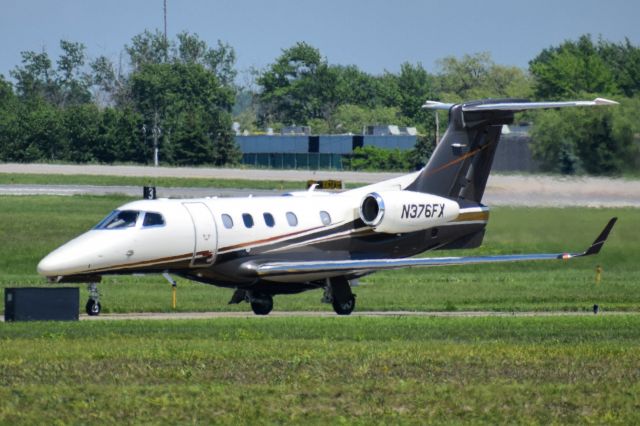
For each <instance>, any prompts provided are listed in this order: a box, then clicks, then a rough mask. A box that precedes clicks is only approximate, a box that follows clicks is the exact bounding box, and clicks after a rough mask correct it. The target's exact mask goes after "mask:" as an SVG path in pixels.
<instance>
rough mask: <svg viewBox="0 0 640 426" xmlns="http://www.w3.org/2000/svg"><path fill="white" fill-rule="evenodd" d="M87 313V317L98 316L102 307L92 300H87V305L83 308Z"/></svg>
mask: <svg viewBox="0 0 640 426" xmlns="http://www.w3.org/2000/svg"><path fill="white" fill-rule="evenodd" d="M85 309H86V311H87V315H89V316H90V317H95V316H98V315H100V311H101V310H102V306H100V302H96V301H95V300H93V299H89V300H88V301H87V305H86V306H85Z"/></svg>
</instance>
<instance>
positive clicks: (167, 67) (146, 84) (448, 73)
mask: <svg viewBox="0 0 640 426" xmlns="http://www.w3.org/2000/svg"><path fill="white" fill-rule="evenodd" d="M60 48H61V52H62V53H61V54H60V56H59V57H58V58H57V59H56V60H55V63H54V62H53V60H52V59H51V58H50V57H49V55H48V54H47V52H46V51H41V52H35V51H29V52H22V61H21V64H19V65H17V66H16V67H15V68H14V69H13V70H12V71H11V72H10V76H11V77H12V81H9V80H8V79H6V78H5V77H4V76H1V75H0V160H1V161H19V162H29V161H62V162H64V161H71V162H78V163H84V162H100V163H113V162H135V163H149V162H151V161H152V158H153V155H152V150H153V140H154V138H155V139H157V140H158V143H159V146H160V152H161V161H162V163H163V164H175V165H199V164H207V165H232V164H235V163H237V162H238V161H239V159H240V152H239V150H238V148H237V146H236V144H235V142H234V137H233V132H232V126H231V124H232V122H233V121H237V122H239V123H240V128H241V130H248V131H251V132H260V131H264V129H266V128H268V127H271V128H274V129H276V130H278V129H279V128H281V127H282V126H286V125H293V124H297V125H308V126H311V128H312V131H313V132H314V133H329V134H331V133H360V132H361V131H362V129H363V127H364V126H366V125H372V124H390V123H393V124H398V125H405V126H415V127H417V128H418V130H419V132H420V134H421V135H422V136H421V137H420V138H419V143H418V144H417V147H416V149H415V150H414V151H412V152H409V153H400V152H395V153H393V152H392V153H382V152H377V151H376V150H374V151H375V152H369V151H371V150H369V151H362V152H358V153H356V154H355V156H354V158H353V159H352V161H351V164H352V166H353V167H355V168H374V167H375V168H385V167H387V168H388V167H396V168H397V167H412V166H415V165H416V164H419V163H421V162H424V160H425V158H426V157H428V155H429V154H430V152H431V150H432V149H433V146H434V140H435V116H434V113H433V112H428V111H425V110H423V109H421V105H422V104H423V103H424V101H425V100H427V99H432V100H441V101H444V102H459V101H463V100H471V99H479V98H487V97H493V98H527V99H534V100H536V99H537V100H542V99H544V100H562V99H575V98H593V97H595V96H608V97H611V98H613V99H616V100H618V101H620V102H621V104H622V105H621V106H620V107H617V108H598V109H589V110H584V109H581V110H577V109H576V110H571V111H566V110H565V111H545V112H536V113H530V114H526V115H524V116H521V117H520V119H522V120H523V121H527V122H531V123H533V126H532V129H533V131H532V136H533V138H534V140H535V144H534V145H533V147H534V148H533V149H534V155H535V156H536V158H537V159H538V160H539V161H540V162H541V165H542V167H543V168H544V170H547V171H551V172H560V173H579V172H587V173H593V174H614V173H621V172H625V171H627V170H629V169H631V168H633V167H634V166H635V164H634V161H630V159H634V158H636V157H637V151H638V147H637V142H638V141H637V139H638V134H640V129H639V128H638V127H639V125H638V120H637V119H636V114H637V113H638V112H639V111H640V100H639V99H640V97H639V94H638V91H639V90H640V49H639V48H638V47H637V46H634V45H633V44H632V43H631V42H630V41H629V40H625V41H624V42H622V43H613V42H609V41H606V40H602V39H597V40H594V39H593V38H592V37H591V36H589V35H584V36H582V37H580V38H579V39H577V40H568V41H565V42H563V43H561V44H559V45H558V46H552V47H549V48H547V49H544V50H543V51H542V52H540V53H539V54H538V55H537V56H536V57H535V58H533V59H532V60H531V61H530V63H529V67H528V69H526V70H524V69H521V68H518V67H512V66H504V65H499V64H496V63H495V62H494V61H493V60H492V59H491V56H490V55H489V54H488V53H477V54H473V55H465V56H462V57H446V58H443V59H441V60H440V61H438V63H437V67H436V69H435V71H434V72H429V71H427V70H426V69H425V68H424V67H423V66H422V64H420V63H408V62H407V63H404V64H401V66H400V69H399V71H398V72H384V73H382V74H380V75H372V74H369V73H366V72H364V71H362V70H360V69H359V68H358V67H357V66H355V65H338V64H331V63H329V62H328V60H327V58H326V57H324V56H323V55H322V54H321V52H320V51H319V50H318V49H317V48H315V47H313V46H311V45H309V44H307V43H304V42H299V43H296V44H295V45H293V46H291V47H289V48H286V49H283V51H282V53H281V55H280V56H278V57H277V58H275V60H274V62H273V63H272V64H270V65H269V66H267V67H266V68H264V69H262V70H253V71H252V73H251V76H252V79H251V81H250V82H249V83H248V84H245V85H244V86H240V85H238V84H237V83H236V80H237V78H236V77H237V71H236V68H235V52H234V50H233V48H232V47H231V46H229V45H228V44H226V43H223V42H221V41H218V42H217V43H216V44H215V45H214V46H209V45H208V44H207V43H206V42H205V41H204V40H201V39H200V38H199V36H198V35H197V34H190V33H188V32H183V33H180V34H178V35H177V37H176V38H175V39H174V40H166V39H165V38H164V36H163V35H162V33H160V32H159V31H155V32H151V31H145V32H143V33H141V34H139V35H136V36H135V37H133V38H132V40H131V42H130V43H129V44H127V45H126V46H125V47H124V50H123V55H122V57H121V58H120V61H119V63H118V64H114V62H113V61H112V60H111V59H110V58H107V57H104V56H100V57H97V58H93V59H90V58H89V56H88V55H87V52H86V48H85V46H84V45H83V44H81V43H77V42H70V41H66V40H63V41H61V42H60ZM440 119H441V125H442V126H444V125H446V117H444V116H441V117H440Z"/></svg>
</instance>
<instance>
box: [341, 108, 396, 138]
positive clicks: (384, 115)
mask: <svg viewBox="0 0 640 426" xmlns="http://www.w3.org/2000/svg"><path fill="white" fill-rule="evenodd" d="M398 120H400V110H399V109H397V108H391V107H377V108H367V107H364V106H358V105H341V106H339V107H338V109H337V111H336V113H335V114H334V116H333V121H334V122H335V123H336V127H334V128H333V129H329V132H330V133H335V132H338V133H355V134H360V133H362V130H363V128H364V127H365V126H368V125H376V124H377V125H386V124H391V123H398Z"/></svg>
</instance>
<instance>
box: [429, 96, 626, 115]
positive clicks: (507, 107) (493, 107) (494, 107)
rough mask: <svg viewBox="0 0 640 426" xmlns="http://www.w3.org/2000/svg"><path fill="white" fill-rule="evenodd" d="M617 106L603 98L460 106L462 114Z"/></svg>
mask: <svg viewBox="0 0 640 426" xmlns="http://www.w3.org/2000/svg"><path fill="white" fill-rule="evenodd" d="M454 105H455V104H450V103H443V102H437V101H426V102H425V104H424V105H422V108H424V109H433V110H449V109H451V107H453V106H454ZM608 105H618V102H616V101H612V100H609V99H605V98H596V99H594V100H592V101H566V102H527V101H524V100H523V101H514V100H504V101H495V102H491V101H487V103H482V102H467V103H464V104H462V111H463V112H473V111H514V112H516V111H526V110H529V109H551V108H567V107H584V106H608Z"/></svg>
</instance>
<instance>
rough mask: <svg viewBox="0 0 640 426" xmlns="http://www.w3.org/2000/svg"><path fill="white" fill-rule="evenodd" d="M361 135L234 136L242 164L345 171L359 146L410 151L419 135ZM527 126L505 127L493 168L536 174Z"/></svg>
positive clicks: (296, 131)
mask: <svg viewBox="0 0 640 426" xmlns="http://www.w3.org/2000/svg"><path fill="white" fill-rule="evenodd" d="M363 133H364V134H362V135H312V134H311V132H310V129H309V127H306V126H298V127H286V128H284V129H283V130H282V131H281V132H280V133H279V134H273V132H268V133H267V134H259V135H251V134H236V142H237V144H238V146H239V147H240V151H241V152H242V163H243V164H246V165H249V166H252V167H264V168H275V169H310V170H316V169H335V170H343V169H345V168H348V164H349V159H350V157H351V156H352V154H353V152H354V150H355V149H356V148H358V147H366V146H374V147H377V148H383V149H399V150H402V151H405V150H411V149H413V148H414V146H415V145H416V142H417V140H418V135H417V132H416V130H415V128H411V127H409V128H407V127H399V126H391V125H390V126H367V127H366V128H365V129H364V132H363ZM530 143H531V138H530V137H529V133H528V126H504V128H503V135H502V138H501V142H500V145H499V146H498V150H497V152H496V156H495V159H494V166H493V169H494V170H497V171H523V172H535V171H537V170H538V164H537V163H536V162H535V160H534V159H533V156H532V153H531V149H530Z"/></svg>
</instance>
